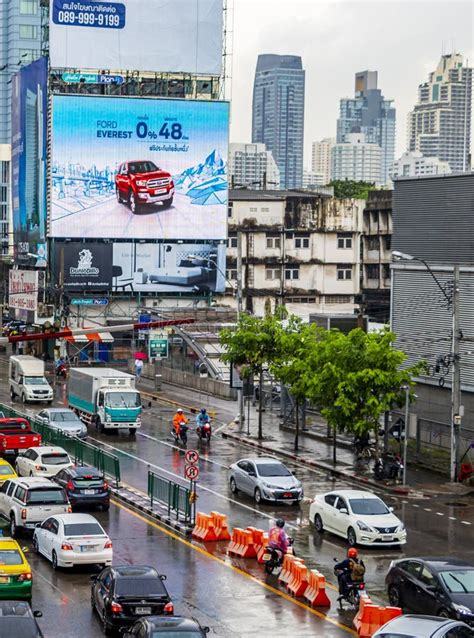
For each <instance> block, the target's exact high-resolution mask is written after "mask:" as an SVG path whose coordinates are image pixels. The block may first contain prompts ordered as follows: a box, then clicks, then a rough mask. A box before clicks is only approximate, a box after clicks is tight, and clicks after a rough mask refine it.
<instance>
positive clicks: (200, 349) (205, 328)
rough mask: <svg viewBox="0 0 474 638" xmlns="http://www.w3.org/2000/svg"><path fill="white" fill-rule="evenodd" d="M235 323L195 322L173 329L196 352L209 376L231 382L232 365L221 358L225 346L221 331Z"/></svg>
mask: <svg viewBox="0 0 474 638" xmlns="http://www.w3.org/2000/svg"><path fill="white" fill-rule="evenodd" d="M233 325H235V324H231V323H193V324H190V325H189V326H183V327H180V326H175V327H174V330H173V331H174V334H175V335H177V336H179V337H181V339H183V341H184V342H185V343H186V345H187V346H188V348H191V350H192V351H193V352H194V353H195V354H196V356H197V357H198V358H199V361H200V362H201V365H202V366H203V368H205V370H206V372H207V374H208V375H209V377H211V378H212V379H218V380H219V381H224V382H225V383H229V382H230V365H229V364H228V363H224V362H223V361H222V360H221V355H222V353H223V352H224V348H223V347H222V346H221V344H220V343H219V332H220V331H221V330H222V329H223V328H229V327H231V326H233Z"/></svg>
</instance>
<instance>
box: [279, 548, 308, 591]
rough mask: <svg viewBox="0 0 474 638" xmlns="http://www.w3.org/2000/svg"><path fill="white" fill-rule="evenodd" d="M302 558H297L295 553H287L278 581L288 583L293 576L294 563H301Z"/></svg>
mask: <svg viewBox="0 0 474 638" xmlns="http://www.w3.org/2000/svg"><path fill="white" fill-rule="evenodd" d="M301 562H302V560H301V558H296V556H294V555H293V554H285V556H284V557H283V565H282V567H281V572H280V575H279V576H278V582H279V583H280V584H283V585H286V584H287V583H288V581H289V580H290V578H291V575H292V569H293V565H294V563H301Z"/></svg>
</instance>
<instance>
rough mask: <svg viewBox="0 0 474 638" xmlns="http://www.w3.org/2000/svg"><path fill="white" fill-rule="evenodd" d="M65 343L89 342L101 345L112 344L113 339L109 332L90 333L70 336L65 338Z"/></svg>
mask: <svg viewBox="0 0 474 638" xmlns="http://www.w3.org/2000/svg"><path fill="white" fill-rule="evenodd" d="M66 341H69V343H87V342H90V341H97V342H102V343H113V341H114V338H113V336H112V335H111V334H110V332H92V333H91V334H85V335H71V336H70V337H66Z"/></svg>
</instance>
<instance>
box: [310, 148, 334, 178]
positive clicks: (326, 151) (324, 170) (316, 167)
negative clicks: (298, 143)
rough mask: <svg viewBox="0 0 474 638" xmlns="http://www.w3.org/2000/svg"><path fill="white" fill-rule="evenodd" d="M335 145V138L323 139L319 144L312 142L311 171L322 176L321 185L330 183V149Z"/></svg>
mask: <svg viewBox="0 0 474 638" xmlns="http://www.w3.org/2000/svg"><path fill="white" fill-rule="evenodd" d="M335 143H336V138H334V137H325V138H324V139H323V140H320V141H319V142H313V146H312V149H311V170H312V172H313V173H317V174H318V175H322V179H323V184H329V182H330V181H331V149H332V147H333V146H334V144H335Z"/></svg>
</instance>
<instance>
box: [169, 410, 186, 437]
mask: <svg viewBox="0 0 474 638" xmlns="http://www.w3.org/2000/svg"><path fill="white" fill-rule="evenodd" d="M181 423H186V424H188V423H189V421H188V419H187V418H186V417H185V416H184V414H183V410H182V409H181V408H178V409H177V410H176V414H175V415H174V417H173V428H174V431H175V432H176V436H179V432H180V430H181Z"/></svg>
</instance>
